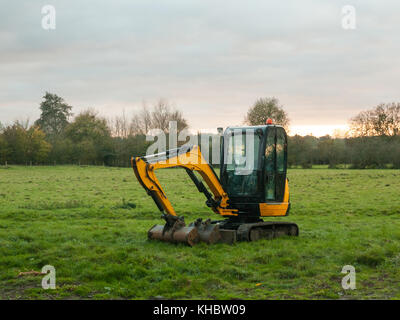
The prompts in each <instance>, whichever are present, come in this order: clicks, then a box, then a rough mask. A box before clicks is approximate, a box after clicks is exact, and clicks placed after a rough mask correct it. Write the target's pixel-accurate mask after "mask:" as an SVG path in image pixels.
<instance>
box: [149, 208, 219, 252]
mask: <svg viewBox="0 0 400 320" xmlns="http://www.w3.org/2000/svg"><path fill="white" fill-rule="evenodd" d="M161 217H162V218H163V219H164V220H165V221H166V223H165V225H163V226H162V225H159V224H156V225H154V226H153V227H152V228H151V229H150V230H149V231H148V238H149V239H154V240H161V241H165V242H175V243H185V244H188V245H189V246H193V245H195V244H196V243H198V242H205V243H208V244H214V243H217V242H222V240H223V239H222V236H221V232H220V230H219V226H218V225H217V224H212V223H211V219H208V220H206V221H205V222H203V221H202V219H201V218H199V219H197V220H196V221H195V222H193V223H191V224H189V226H186V224H185V221H184V218H183V217H177V216H172V215H166V214H164V215H162V216H161Z"/></svg>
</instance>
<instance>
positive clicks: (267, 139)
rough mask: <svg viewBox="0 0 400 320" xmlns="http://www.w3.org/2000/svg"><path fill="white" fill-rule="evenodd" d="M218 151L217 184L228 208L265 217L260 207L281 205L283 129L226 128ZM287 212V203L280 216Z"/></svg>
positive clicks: (284, 166)
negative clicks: (219, 154)
mask: <svg viewBox="0 0 400 320" xmlns="http://www.w3.org/2000/svg"><path fill="white" fill-rule="evenodd" d="M221 149H222V150H221V170H220V180H221V184H222V187H223V188H224V189H225V190H226V192H227V194H228V197H229V199H230V205H231V206H233V207H235V208H237V209H238V210H239V212H240V214H242V215H246V216H256V217H257V216H263V215H267V213H266V212H264V211H263V208H265V207H266V206H267V205H268V204H271V205H272V204H277V203H279V204H282V203H284V202H285V201H284V200H285V193H287V195H288V190H286V189H288V186H287V183H286V170H287V135H286V132H285V130H284V128H282V127H281V126H276V125H265V126H256V127H230V128H227V129H226V130H225V133H224V137H223V139H222V147H221ZM286 191H287V192H286ZM287 200H288V199H287ZM286 202H288V201H286ZM288 209H289V203H287V210H286V212H285V214H284V215H286V214H287V211H288ZM280 213H282V210H281V211H280ZM280 215H282V214H280Z"/></svg>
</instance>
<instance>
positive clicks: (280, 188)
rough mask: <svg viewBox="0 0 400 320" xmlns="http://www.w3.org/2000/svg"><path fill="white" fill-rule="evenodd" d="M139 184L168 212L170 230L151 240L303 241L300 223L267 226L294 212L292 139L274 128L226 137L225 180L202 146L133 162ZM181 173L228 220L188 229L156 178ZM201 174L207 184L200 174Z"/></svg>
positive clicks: (161, 229) (152, 234)
mask: <svg viewBox="0 0 400 320" xmlns="http://www.w3.org/2000/svg"><path fill="white" fill-rule="evenodd" d="M131 163H132V167H133V170H134V173H135V176H136V178H137V179H138V181H139V182H140V184H141V185H142V187H143V188H144V189H145V190H146V191H147V194H148V195H149V196H151V197H152V198H153V200H154V202H155V203H156V205H157V207H158V209H159V210H160V211H161V212H162V216H161V217H162V218H163V219H164V220H165V225H154V226H153V227H152V228H151V229H150V230H149V231H148V238H149V239H156V240H161V241H166V242H175V243H179V242H183V243H186V244H188V245H190V246H193V245H195V244H196V243H198V242H206V243H208V244H213V243H220V242H222V243H235V242H236V241H256V240H259V239H272V238H276V237H280V236H283V235H289V236H298V234H299V228H298V226H297V225H296V224H295V223H291V222H286V221H263V219H262V218H264V217H282V216H287V215H288V214H289V210H290V202H289V184H288V179H287V177H286V171H287V135H286V132H285V130H284V128H283V127H281V126H279V125H274V124H272V121H271V120H270V119H268V121H267V124H266V125H262V126H244V127H228V128H227V129H226V130H225V132H224V134H223V136H221V152H220V177H218V175H217V174H216V172H215V171H214V169H213V167H212V166H211V165H210V164H209V163H208V162H207V161H206V159H205V158H204V157H203V155H202V153H201V150H200V147H199V146H198V145H190V146H187V145H184V146H182V147H180V148H176V149H171V150H167V151H166V152H161V153H158V154H154V155H148V156H143V157H132V159H131ZM173 167H180V168H183V169H185V170H186V172H187V174H188V175H189V177H190V179H191V180H192V181H193V183H194V184H195V186H196V187H197V189H198V191H199V192H201V193H203V194H204V195H205V197H206V199H207V200H206V205H207V206H208V207H209V208H211V209H212V210H213V211H214V212H215V213H216V214H218V215H220V216H221V217H222V218H223V219H220V220H215V221H212V220H211V219H207V220H206V221H203V220H202V219H201V218H199V219H197V220H196V221H194V222H193V223H190V224H189V225H186V223H185V221H184V218H183V217H180V216H178V215H177V213H176V212H175V210H174V208H173V206H172V205H171V203H170V201H169V200H168V198H167V196H166V194H165V192H164V190H163V188H162V187H161V185H160V182H159V180H158V179H157V177H156V175H155V172H156V170H158V169H163V168H173ZM195 172H197V173H198V174H199V175H200V176H201V178H202V180H203V181H204V182H205V184H206V185H207V186H208V188H206V186H205V185H204V183H203V181H201V180H200V179H199V178H198V176H197V175H196V174H195Z"/></svg>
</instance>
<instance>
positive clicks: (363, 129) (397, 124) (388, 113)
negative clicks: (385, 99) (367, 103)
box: [350, 102, 400, 136]
mask: <svg viewBox="0 0 400 320" xmlns="http://www.w3.org/2000/svg"><path fill="white" fill-rule="evenodd" d="M350 130H351V133H352V135H353V136H396V135H399V134H400V103H395V102H393V103H387V104H384V103H381V104H379V105H378V106H376V107H375V108H374V109H371V110H366V111H362V112H360V113H359V114H358V115H356V116H355V117H353V118H352V119H351V120H350Z"/></svg>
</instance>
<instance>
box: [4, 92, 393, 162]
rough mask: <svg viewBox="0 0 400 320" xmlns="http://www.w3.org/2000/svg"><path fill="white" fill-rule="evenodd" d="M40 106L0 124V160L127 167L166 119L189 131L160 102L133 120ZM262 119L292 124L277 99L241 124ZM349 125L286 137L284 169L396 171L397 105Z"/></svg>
mask: <svg viewBox="0 0 400 320" xmlns="http://www.w3.org/2000/svg"><path fill="white" fill-rule="evenodd" d="M40 111H41V115H40V118H39V119H37V120H36V121H35V122H34V123H32V124H30V123H29V121H15V122H13V123H12V124H8V125H1V123H0V164H25V165H27V164H34V165H36V164H81V165H108V166H128V165H129V161H130V157H131V156H132V155H144V154H145V153H146V150H147V148H148V147H149V145H150V144H151V143H152V142H151V141H146V133H148V132H149V131H150V132H151V130H152V129H161V130H162V131H164V132H165V134H166V135H168V133H169V132H168V130H169V126H168V124H169V122H170V121H176V123H177V130H178V132H180V131H182V130H184V129H187V128H188V121H187V120H186V119H185V118H184V116H183V114H182V112H181V111H179V110H176V109H174V108H172V107H171V105H170V104H169V103H168V101H166V100H162V99H161V100H159V101H158V102H157V103H155V104H154V105H152V106H148V105H145V104H144V105H143V106H142V109H141V110H140V111H139V112H137V113H136V114H134V115H133V116H131V117H128V116H127V115H126V114H125V113H123V114H122V115H120V116H116V117H114V118H108V119H107V118H105V117H102V116H100V115H99V114H98V113H97V112H96V111H95V110H93V109H87V110H84V111H82V112H80V113H79V114H77V115H76V116H75V117H73V114H72V106H70V105H68V104H67V103H66V102H65V101H64V99H63V98H61V97H59V96H57V95H56V94H53V93H49V92H46V94H45V95H44V97H43V101H42V102H41V104H40ZM267 118H272V119H273V121H274V123H277V124H281V125H283V126H284V127H285V128H288V126H289V118H288V115H287V113H286V112H285V111H284V109H283V107H282V106H281V105H280V104H279V101H278V99H276V98H261V99H258V100H257V101H256V102H255V103H254V104H253V106H251V107H250V108H249V111H248V113H247V114H246V117H245V119H244V122H245V123H247V124H248V125H259V124H265V122H266V119H267ZM350 128H351V130H350V132H349V135H348V136H347V137H345V138H343V137H336V138H335V137H331V136H325V137H319V138H318V137H314V136H311V135H309V136H304V137H303V136H299V135H295V136H290V137H289V141H288V145H289V146H288V147H289V154H288V164H289V166H290V167H296V166H301V167H302V168H310V167H312V165H314V164H324V165H328V166H329V167H330V168H336V167H338V166H342V165H345V166H346V167H349V168H387V167H393V168H400V103H389V104H380V105H378V106H377V107H375V108H373V109H371V110H367V111H363V112H360V113H359V114H358V115H356V116H355V117H353V118H351V119H350ZM210 140H211V138H210ZM199 141H200V139H199Z"/></svg>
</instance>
